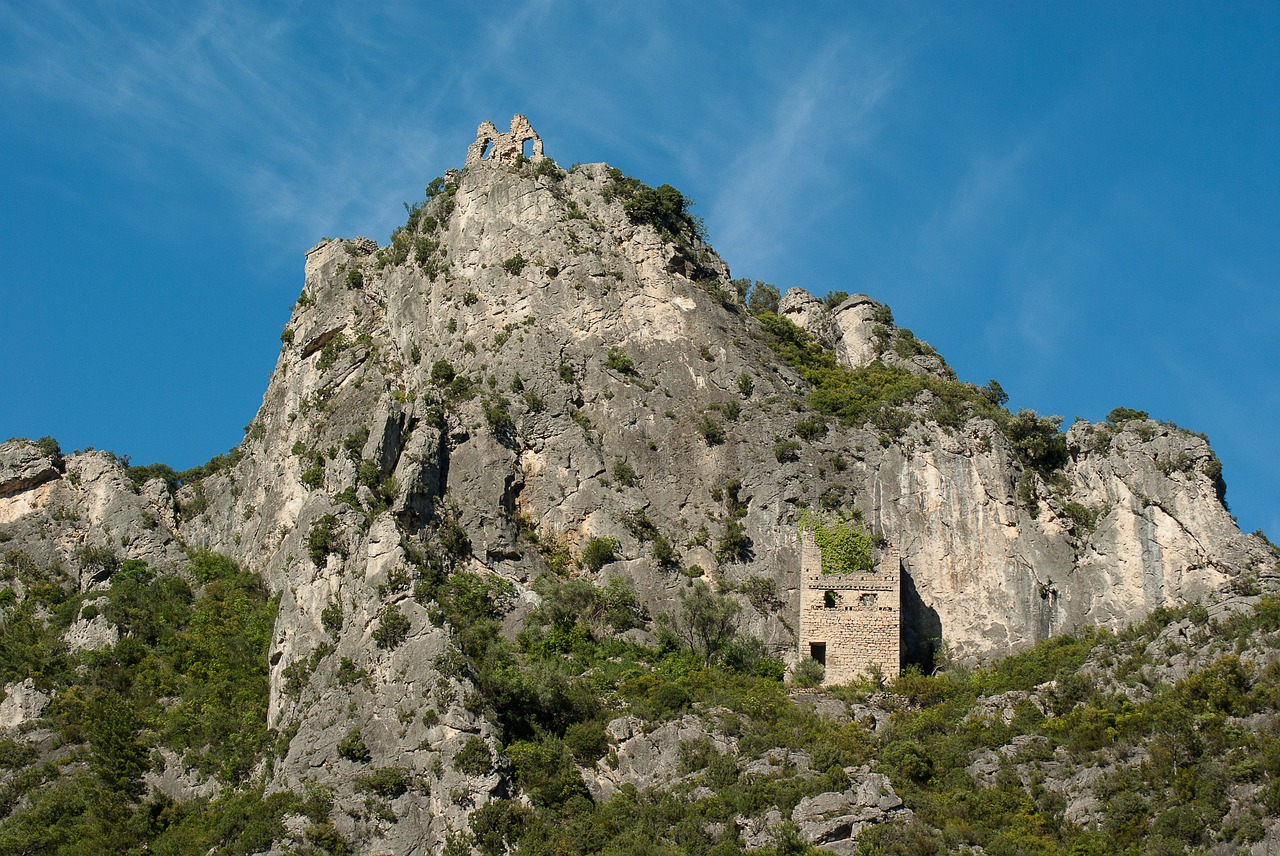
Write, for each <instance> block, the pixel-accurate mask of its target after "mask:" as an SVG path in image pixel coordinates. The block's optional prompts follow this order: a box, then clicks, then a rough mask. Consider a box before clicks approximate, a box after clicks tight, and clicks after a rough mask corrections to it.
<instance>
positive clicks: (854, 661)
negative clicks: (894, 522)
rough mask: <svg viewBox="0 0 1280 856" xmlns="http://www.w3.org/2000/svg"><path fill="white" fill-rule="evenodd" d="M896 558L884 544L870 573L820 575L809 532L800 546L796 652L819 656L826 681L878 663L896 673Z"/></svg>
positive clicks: (837, 681) (847, 676) (899, 622)
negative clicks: (876, 564)
mask: <svg viewBox="0 0 1280 856" xmlns="http://www.w3.org/2000/svg"><path fill="white" fill-rule="evenodd" d="M901 571H902V560H901V558H900V557H899V555H898V550H897V548H896V547H893V546H890V547H888V549H886V551H885V555H884V558H883V559H882V560H881V561H880V565H879V567H878V568H876V570H875V571H871V572H865V573H857V574H824V573H822V553H821V551H820V550H819V549H818V545H817V543H816V542H815V541H814V538H813V534H812V533H811V532H805V533H803V534H802V536H801V544H800V579H801V587H800V655H801V656H803V657H814V658H815V659H819V660H822V661H823V663H824V665H825V666H826V669H827V672H826V681H825V682H826V683H830V684H841V683H845V682H846V681H849V680H852V679H853V678H855V677H857V676H858V675H865V674H868V673H870V672H871V670H872V668H873V667H874V666H879V668H880V671H881V673H882V674H883V675H884V676H885V677H886V678H892V677H896V676H897V674H898V669H899V664H900V663H901V656H902V653H901V637H902V589H901V586H902V582H901V576H902V574H901Z"/></svg>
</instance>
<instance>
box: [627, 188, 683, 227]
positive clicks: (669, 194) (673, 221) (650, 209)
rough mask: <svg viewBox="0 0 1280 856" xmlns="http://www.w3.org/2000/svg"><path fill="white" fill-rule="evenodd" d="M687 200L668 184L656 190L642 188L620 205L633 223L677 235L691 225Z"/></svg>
mask: <svg viewBox="0 0 1280 856" xmlns="http://www.w3.org/2000/svg"><path fill="white" fill-rule="evenodd" d="M689 204H690V203H689V200H688V199H686V198H685V196H684V194H682V193H681V192H680V191H678V190H676V189H675V188H674V187H672V186H671V185H669V184H664V185H662V186H661V187H658V188H656V189H655V188H651V187H643V186H641V187H640V188H639V189H637V190H636V191H635V193H634V194H632V196H631V198H629V199H627V200H626V201H625V202H623V203H622V210H624V211H626V212H627V216H628V217H630V218H631V222H633V223H647V224H649V225H651V226H653V227H654V228H655V229H657V230H658V231H659V232H666V233H668V234H671V235H678V234H679V233H680V232H681V231H682V230H683V229H685V228H688V227H689V226H690V225H691V222H690V217H689V214H688V211H687V209H688V207H689Z"/></svg>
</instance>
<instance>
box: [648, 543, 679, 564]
mask: <svg viewBox="0 0 1280 856" xmlns="http://www.w3.org/2000/svg"><path fill="white" fill-rule="evenodd" d="M652 552H653V559H654V561H655V562H657V563H658V566H659V567H663V568H669V567H671V566H672V565H674V564H675V563H676V562H677V561H678V560H679V556H677V555H676V549H675V547H673V546H671V542H670V541H669V540H668V539H667V536H665V535H657V536H655V537H654V539H653V547H652Z"/></svg>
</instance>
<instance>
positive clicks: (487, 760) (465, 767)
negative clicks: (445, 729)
mask: <svg viewBox="0 0 1280 856" xmlns="http://www.w3.org/2000/svg"><path fill="white" fill-rule="evenodd" d="M453 768H454V769H455V770H457V771H458V772H459V773H462V774H463V775H466V776H487V775H489V773H491V772H493V754H492V753H491V752H490V751H489V744H487V743H485V742H484V740H482V739H480V738H479V737H474V736H473V737H469V738H467V742H466V743H464V744H463V746H462V748H461V749H459V750H458V754H456V755H454V756H453Z"/></svg>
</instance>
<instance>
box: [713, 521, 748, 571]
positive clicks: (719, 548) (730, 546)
mask: <svg viewBox="0 0 1280 856" xmlns="http://www.w3.org/2000/svg"><path fill="white" fill-rule="evenodd" d="M751 547H752V544H751V538H750V537H749V536H748V535H747V529H746V527H745V526H743V525H742V521H741V520H737V519H735V518H733V517H728V518H726V519H725V521H724V534H722V535H721V536H720V539H719V540H718V541H717V542H716V550H715V553H716V561H718V562H722V563H732V562H746V561H750V559H751Z"/></svg>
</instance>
